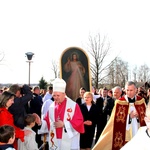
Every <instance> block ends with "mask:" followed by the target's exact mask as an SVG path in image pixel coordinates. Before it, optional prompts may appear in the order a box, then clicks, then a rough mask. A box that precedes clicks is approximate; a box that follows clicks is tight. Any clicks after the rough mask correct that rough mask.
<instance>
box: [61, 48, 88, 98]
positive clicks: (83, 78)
mask: <svg viewBox="0 0 150 150" xmlns="http://www.w3.org/2000/svg"><path fill="white" fill-rule="evenodd" d="M60 77H61V78H62V79H64V80H65V81H66V83H67V85H66V94H67V96H68V97H70V98H71V99H72V100H74V101H76V99H77V98H78V97H79V90H80V88H81V87H84V88H85V89H86V91H91V76H90V66H89V58H88V55H87V54H86V53H85V51H84V50H83V49H81V48H79V47H69V48H67V49H65V50H64V51H63V53H62V55H61V58H60Z"/></svg>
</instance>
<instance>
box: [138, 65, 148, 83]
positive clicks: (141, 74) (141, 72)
mask: <svg viewBox="0 0 150 150" xmlns="http://www.w3.org/2000/svg"><path fill="white" fill-rule="evenodd" d="M149 80H150V68H149V67H148V66H147V65H146V64H144V65H141V66H140V67H139V69H138V81H140V82H147V81H149Z"/></svg>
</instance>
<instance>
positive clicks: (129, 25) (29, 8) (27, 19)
mask: <svg viewBox="0 0 150 150" xmlns="http://www.w3.org/2000/svg"><path fill="white" fill-rule="evenodd" d="M149 14H150V9H149V0H147V1H145V0H55V1H54V0H1V1H0V52H3V53H4V54H5V58H4V60H3V61H2V62H0V83H28V63H27V62H26V61H27V58H26V57H25V53H26V52H33V53H34V54H35V55H34V57H33V59H32V61H33V63H31V83H38V82H39V80H40V79H41V77H42V76H43V77H44V79H45V80H46V81H48V82H49V81H50V79H52V78H54V74H53V73H52V71H51V61H52V60H57V61H58V60H59V57H60V55H61V53H62V52H63V50H65V49H66V48H68V47H70V46H76V47H80V48H82V49H84V50H85V51H87V49H86V48H87V42H88V37H89V35H90V34H91V35H95V34H97V33H100V34H101V36H107V39H108V40H109V42H110V43H111V49H112V51H113V54H112V56H113V55H115V54H116V55H117V54H118V53H119V54H120V55H119V56H120V57H121V58H122V59H123V60H124V61H127V62H129V64H130V65H131V67H133V66H134V65H143V64H144V63H145V64H147V65H148V66H149V67H150V61H149V55H148V53H149V50H150V44H149V39H150V21H149Z"/></svg>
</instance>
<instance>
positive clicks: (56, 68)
mask: <svg viewBox="0 0 150 150" xmlns="http://www.w3.org/2000/svg"><path fill="white" fill-rule="evenodd" d="M51 69H52V70H53V72H54V75H55V78H57V77H58V63H57V62H56V61H55V60H52V68H51Z"/></svg>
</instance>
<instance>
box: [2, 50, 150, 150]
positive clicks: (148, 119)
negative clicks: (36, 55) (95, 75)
mask: <svg viewBox="0 0 150 150" xmlns="http://www.w3.org/2000/svg"><path fill="white" fill-rule="evenodd" d="M79 56H80V58H81V57H82V61H81V60H79ZM60 62H61V63H60V64H61V69H60V77H59V78H55V79H54V80H53V82H52V85H51V86H49V87H48V89H47V90H45V91H44V90H42V89H40V87H39V86H35V87H33V88H32V87H30V86H29V85H27V84H24V85H23V86H21V87H20V86H19V85H18V84H13V85H11V86H10V87H8V88H5V89H2V90H1V94H0V150H131V149H133V148H134V149H136V150H148V149H150V142H149V138H150V104H149V97H150V89H147V91H146V92H145V89H144V88H143V87H137V85H136V83H135V82H133V81H127V82H126V84H125V87H121V86H119V85H117V86H115V87H113V88H111V89H108V88H107V87H103V88H100V89H96V88H95V87H93V86H92V84H91V79H90V69H89V62H88V58H87V55H86V54H85V52H84V51H83V50H81V49H75V48H72V49H66V50H65V51H64V52H63V53H62V55H61V58H60Z"/></svg>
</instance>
